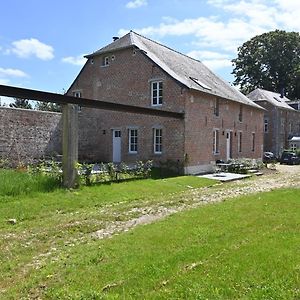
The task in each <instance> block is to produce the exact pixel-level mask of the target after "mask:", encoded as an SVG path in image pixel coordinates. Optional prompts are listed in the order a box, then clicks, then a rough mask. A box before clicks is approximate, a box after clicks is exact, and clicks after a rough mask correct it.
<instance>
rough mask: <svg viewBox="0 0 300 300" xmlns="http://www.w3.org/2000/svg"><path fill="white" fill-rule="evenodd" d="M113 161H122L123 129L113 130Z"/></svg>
mask: <svg viewBox="0 0 300 300" xmlns="http://www.w3.org/2000/svg"><path fill="white" fill-rule="evenodd" d="M113 162H115V163H118V162H121V130H113Z"/></svg>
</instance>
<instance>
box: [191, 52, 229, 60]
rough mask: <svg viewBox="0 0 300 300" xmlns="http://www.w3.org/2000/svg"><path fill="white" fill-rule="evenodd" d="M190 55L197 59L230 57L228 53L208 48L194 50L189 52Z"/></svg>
mask: <svg viewBox="0 0 300 300" xmlns="http://www.w3.org/2000/svg"><path fill="white" fill-rule="evenodd" d="M187 55H188V56H190V57H193V58H195V59H199V60H203V59H226V58H229V55H228V54H225V53H219V52H214V51H208V50H204V51H203V50H193V51H190V52H188V53H187Z"/></svg>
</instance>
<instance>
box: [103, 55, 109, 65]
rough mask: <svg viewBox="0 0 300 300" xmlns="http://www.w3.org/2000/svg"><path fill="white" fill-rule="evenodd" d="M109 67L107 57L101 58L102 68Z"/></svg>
mask: <svg viewBox="0 0 300 300" xmlns="http://www.w3.org/2000/svg"><path fill="white" fill-rule="evenodd" d="M108 65H109V56H103V58H102V67H107V66H108Z"/></svg>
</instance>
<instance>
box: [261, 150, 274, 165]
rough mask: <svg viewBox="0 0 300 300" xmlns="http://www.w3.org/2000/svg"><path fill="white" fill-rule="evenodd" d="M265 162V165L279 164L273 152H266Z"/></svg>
mask: <svg viewBox="0 0 300 300" xmlns="http://www.w3.org/2000/svg"><path fill="white" fill-rule="evenodd" d="M263 162H265V163H272V162H277V157H276V156H275V154H274V153H273V152H264V156H263Z"/></svg>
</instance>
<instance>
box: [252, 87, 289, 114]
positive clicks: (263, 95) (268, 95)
mask: <svg viewBox="0 0 300 300" xmlns="http://www.w3.org/2000/svg"><path fill="white" fill-rule="evenodd" d="M247 97H248V98H250V99H251V100H253V101H255V102H256V101H257V102H260V101H267V102H269V103H271V104H272V105H274V106H277V107H280V108H284V109H288V110H295V109H294V108H292V107H291V106H289V105H288V104H287V102H289V101H291V100H290V99H288V98H287V97H285V96H284V97H283V98H281V96H280V94H279V93H274V92H270V91H267V90H263V89H255V90H254V91H252V92H251V93H249V94H248V95H247Z"/></svg>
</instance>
